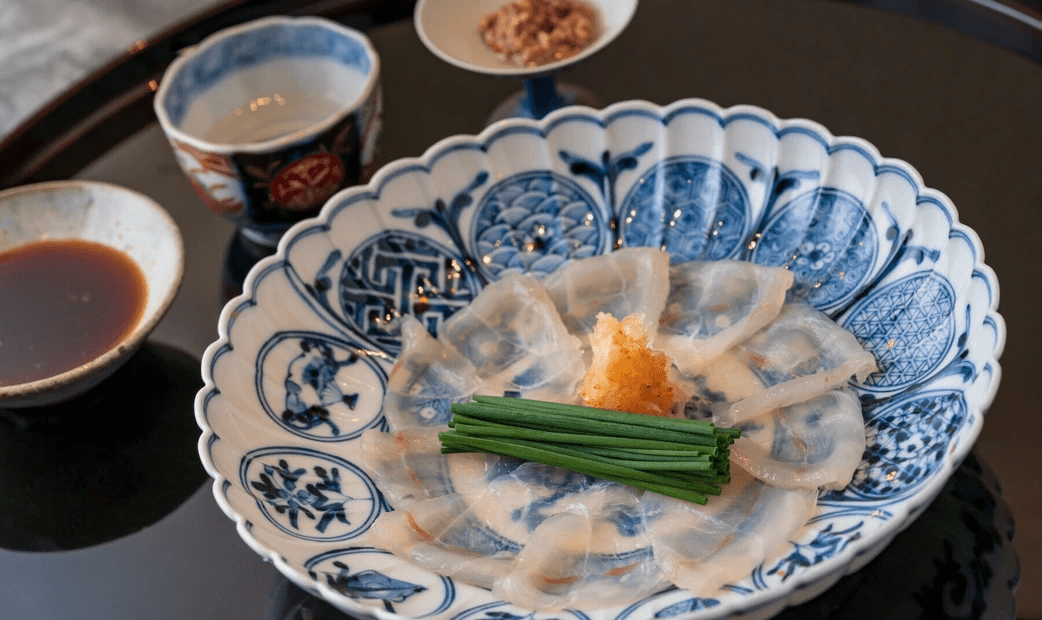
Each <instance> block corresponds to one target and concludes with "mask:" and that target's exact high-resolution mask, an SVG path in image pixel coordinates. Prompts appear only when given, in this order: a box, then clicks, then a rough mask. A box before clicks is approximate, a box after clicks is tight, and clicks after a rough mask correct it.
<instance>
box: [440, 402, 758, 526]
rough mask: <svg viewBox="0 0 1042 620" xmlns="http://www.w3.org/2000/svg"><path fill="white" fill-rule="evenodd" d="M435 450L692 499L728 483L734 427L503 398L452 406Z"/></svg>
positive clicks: (703, 498) (714, 492)
mask: <svg viewBox="0 0 1042 620" xmlns="http://www.w3.org/2000/svg"><path fill="white" fill-rule="evenodd" d="M451 411H452V420H451V421H450V422H449V426H450V427H451V430H449V431H446V432H443V433H441V434H440V435H439V436H440V438H441V445H442V449H441V451H442V453H445V454H449V453H452V452H485V453H489V454H499V455H502V456H511V457H516V458H520V459H524V460H526V461H533V462H536V463H542V464H544V465H552V466H555V467H563V468H565V469H570V470H572V471H575V472H579V473H582V474H587V475H590V476H594V477H596V478H602V479H604V480H611V481H613V482H620V483H622V484H626V485H629V486H633V487H638V488H641V489H646V490H649V491H653V492H655V493H659V494H661V495H668V496H669V497H675V498H677V499H681V500H684V501H689V502H693V503H696V504H703V505H704V504H705V503H706V502H707V500H708V496H709V495H719V494H720V492H721V485H722V484H725V483H727V482H729V481H730V479H731V474H730V467H729V465H728V453H729V448H728V446H730V445H731V443H732V442H733V441H734V440H735V438H737V437H738V435H739V433H740V431H739V430H738V429H732V428H718V427H716V426H715V425H714V424H713V423H712V422H709V421H706V420H680V419H675V418H663V417H658V416H650V415H641V414H637V413H625V412H622V411H612V410H610V409H597V408H594V407H583V406H579V405H564V404H560V403H552V402H546V401H540V400H529V399H524V398H510V397H502V396H474V399H473V402H469V403H455V404H453V405H452V406H451Z"/></svg>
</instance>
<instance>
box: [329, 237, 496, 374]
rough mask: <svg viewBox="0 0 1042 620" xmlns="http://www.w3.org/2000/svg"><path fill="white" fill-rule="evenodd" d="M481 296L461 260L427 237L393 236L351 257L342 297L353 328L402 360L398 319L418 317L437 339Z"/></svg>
mask: <svg viewBox="0 0 1042 620" xmlns="http://www.w3.org/2000/svg"><path fill="white" fill-rule="evenodd" d="M479 290H480V285H479V283H478V280H477V278H476V277H475V276H474V274H473V273H472V272H471V271H470V270H468V269H466V268H464V267H463V259H462V257H460V256H459V255H458V254H456V253H455V252H452V251H451V250H449V249H448V248H446V247H444V246H442V245H441V244H439V243H437V242H435V241H433V240H431V239H430V238H429V237H427V236H424V235H422V234H418V233H414V232H407V231H403V230H393V231H388V232H384V233H381V234H379V235H376V236H374V237H372V238H370V239H368V240H367V241H365V242H363V243H361V244H359V246H358V247H357V248H356V249H355V250H354V251H353V252H352V253H351V254H350V256H348V258H347V260H346V261H344V267H343V270H342V272H341V274H340V279H339V289H338V297H339V301H340V306H341V309H342V311H343V315H344V317H346V318H347V320H348V321H349V322H350V323H351V324H353V325H354V326H355V327H356V328H357V329H358V330H359V331H361V332H362V333H363V334H365V335H366V336H368V337H369V338H370V339H372V340H373V342H375V343H376V344H377V345H378V346H379V347H380V349H381V350H383V351H384V352H386V353H388V354H390V355H397V354H398V352H399V350H400V349H401V341H400V339H399V337H398V332H397V321H396V320H395V319H396V318H397V316H399V315H402V314H412V315H414V316H416V317H417V318H418V319H420V321H421V322H422V323H423V324H424V325H426V326H427V328H428V329H429V330H431V331H432V332H434V333H436V332H437V330H438V327H439V326H440V325H441V322H442V321H444V320H445V319H447V318H449V317H450V316H452V315H453V314H454V313H455V312H456V311H457V310H459V309H460V308H464V307H466V306H467V305H468V304H470V301H471V300H472V299H474V297H475V296H476V295H477V293H478V291H479Z"/></svg>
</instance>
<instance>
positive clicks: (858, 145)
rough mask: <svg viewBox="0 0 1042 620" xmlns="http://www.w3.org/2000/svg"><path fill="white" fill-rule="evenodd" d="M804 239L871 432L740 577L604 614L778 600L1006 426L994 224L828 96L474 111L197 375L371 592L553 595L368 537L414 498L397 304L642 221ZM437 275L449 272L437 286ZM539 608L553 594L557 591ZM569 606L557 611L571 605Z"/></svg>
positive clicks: (226, 502)
mask: <svg viewBox="0 0 1042 620" xmlns="http://www.w3.org/2000/svg"><path fill="white" fill-rule="evenodd" d="M638 245H640V246H654V247H662V248H664V249H666V250H668V251H669V252H670V254H671V257H672V259H673V260H674V261H678V262H679V261H686V260H691V259H710V260H711V259H723V258H738V259H743V260H750V261H755V262H757V263H763V264H770V265H786V266H788V268H789V269H790V270H792V271H793V273H794V274H795V281H796V284H795V285H794V290H795V291H796V292H797V294H798V295H799V296H800V297H802V298H805V299H806V300H807V301H809V302H810V303H812V304H813V305H815V306H816V307H818V308H820V309H822V310H823V311H825V312H827V313H828V314H830V315H831V316H832V317H834V318H835V320H836V321H838V322H839V324H841V325H843V326H844V327H846V328H847V329H849V330H850V331H851V332H853V333H854V334H855V335H856V336H857V338H858V339H859V340H860V341H861V343H862V344H863V345H864V346H865V348H866V349H868V350H870V351H872V352H873V353H874V354H875V356H876V360H877V364H878V367H879V371H878V372H876V373H875V374H873V375H871V376H869V377H868V379H867V380H866V381H865V382H864V383H862V384H858V385H856V386H855V389H856V390H857V392H858V394H859V395H860V397H861V399H862V402H863V404H864V413H865V420H866V425H867V430H868V440H869V445H868V449H867V450H866V452H865V456H864V460H863V462H862V463H861V465H860V467H859V468H858V470H857V472H856V474H855V477H854V480H853V482H852V483H851V484H850V485H849V486H848V487H847V488H846V489H845V490H843V491H834V492H828V493H823V494H822V495H821V497H820V498H819V507H820V510H819V512H818V514H817V515H816V516H815V517H813V518H812V519H811V520H810V521H809V522H808V523H807V524H806V526H805V527H804V528H803V530H802V531H801V532H800V533H799V535H798V536H797V537H796V539H795V540H792V541H791V542H790V544H789V545H788V547H787V548H786V549H785V550H784V551H783V552H782V553H781V554H780V555H778V556H776V557H773V558H771V559H769V560H768V561H766V562H764V563H763V564H762V565H760V566H759V567H757V568H756V569H755V570H754V571H753V573H752V574H750V575H749V576H748V577H746V578H745V579H743V580H742V581H740V582H738V583H734V584H731V585H730V586H728V587H727V588H726V589H725V590H724V591H722V592H721V594H720V595H719V596H718V597H715V598H711V599H706V598H697V597H693V596H692V595H691V594H689V593H686V592H685V591H682V590H677V589H671V590H667V591H664V592H661V593H659V594H657V595H655V596H652V597H650V598H648V599H646V600H644V601H641V602H639V603H637V604H635V605H632V606H629V607H626V608H618V609H611V610H598V611H584V610H574V611H572V612H569V613H566V614H564V615H571V616H574V617H575V618H577V619H578V620H646V619H650V618H653V617H661V616H680V617H684V618H717V617H723V616H727V615H731V614H736V613H741V614H743V617H752V618H764V617H769V616H770V615H772V614H774V613H777V612H778V611H779V610H781V609H782V608H783V607H784V606H786V605H788V604H794V603H798V602H801V601H805V600H807V599H809V598H811V597H813V596H815V595H816V594H818V593H820V592H822V591H823V590H825V589H826V588H828V587H829V586H830V585H831V584H833V583H835V581H836V580H838V579H839V578H840V577H842V576H843V575H845V574H847V573H850V572H852V571H854V570H856V569H858V568H860V567H861V566H863V565H864V564H866V563H867V562H868V561H869V560H870V559H872V558H873V557H874V556H875V555H876V554H878V553H879V552H880V551H881V550H882V549H883V548H884V547H885V546H886V544H887V543H888V542H890V540H891V539H893V538H894V536H895V535H896V534H897V533H898V532H900V531H901V530H902V529H903V528H904V527H906V526H907V525H908V524H909V523H910V522H911V521H912V520H913V519H914V518H915V517H916V516H917V515H918V514H919V513H920V512H921V511H922V510H923V509H924V508H925V507H926V506H927V505H928V504H929V503H930V501H931V500H932V499H933V498H934V497H935V496H936V495H937V493H938V492H939V490H940V489H941V488H942V486H943V485H944V483H945V481H946V480H947V479H948V477H949V476H950V475H951V474H952V472H953V470H954V469H955V467H956V466H957V465H958V464H959V463H960V462H961V461H962V459H963V458H964V457H965V456H966V454H967V453H968V452H969V450H970V448H971V446H972V445H973V442H974V440H975V439H976V438H977V435H978V434H979V433H980V430H981V426H982V424H983V422H984V413H985V411H986V410H987V407H988V405H989V404H990V403H991V400H992V398H993V397H994V395H995V391H996V389H997V387H998V383H999V374H1000V373H999V364H998V362H997V360H998V357H999V355H1000V354H1001V351H1002V347H1003V344H1004V341H1005V325H1004V323H1003V321H1002V318H1001V317H1000V316H999V315H998V314H997V312H996V307H997V304H998V285H997V282H996V279H995V275H994V273H993V272H992V270H991V269H989V268H988V267H987V266H986V265H984V262H983V260H984V254H983V250H982V248H981V245H980V241H979V239H978V238H977V235H976V234H974V232H973V231H972V230H970V229H968V228H967V227H965V226H963V225H962V224H960V223H959V221H958V216H957V213H956V210H955V207H954V206H953V205H952V204H951V202H950V201H949V200H948V199H947V198H946V197H945V196H944V195H943V194H941V193H940V192H937V191H935V190H932V189H929V188H927V187H925V186H924V185H923V182H922V180H921V179H920V177H919V175H918V173H917V172H916V171H915V170H914V169H913V168H912V167H911V166H909V165H908V164H906V163H904V162H901V161H897V160H891V159H884V158H882V157H881V156H880V155H879V154H878V152H877V151H876V149H875V148H874V147H873V146H872V145H870V144H868V143H866V142H865V141H863V140H860V139H856V138H837V137H833V136H832V135H831V134H829V132H828V131H827V130H825V129H824V128H823V127H821V126H820V125H817V124H815V123H813V122H810V121H806V120H786V121H783V120H779V119H777V118H775V117H774V116H773V115H772V114H771V113H769V112H767V111H765V110H762V109H759V108H754V107H749V106H737V107H733V108H728V109H721V108H719V107H717V106H716V105H714V104H712V103H709V102H707V101H702V100H694V99H692V100H684V101H678V102H676V103H674V104H672V105H669V106H666V107H658V106H655V105H652V104H649V103H645V102H640V101H635V102H627V103H621V104H617V105H614V106H611V107H609V108H607V109H605V110H604V111H600V112H597V111H593V110H590V109H586V108H567V109H564V110H560V111H558V112H555V113H553V114H551V115H550V116H548V117H547V118H545V119H544V120H542V121H539V122H533V121H527V120H509V121H503V122H500V123H497V124H495V125H492V126H490V127H489V128H488V129H486V130H485V131H484V132H482V133H481V135H478V136H456V137H452V138H448V139H446V140H443V141H441V142H439V143H438V144H436V145H434V146H433V147H432V148H431V149H429V150H428V151H427V153H425V154H424V156H423V157H421V158H419V159H408V160H401V161H396V162H394V163H391V164H389V165H387V166H386V167H384V168H383V169H381V170H380V171H379V172H378V173H377V174H376V175H375V176H374V178H373V180H372V182H371V183H369V184H368V185H366V186H364V187H354V188H351V189H347V190H344V191H342V192H340V193H338V194H337V195H335V196H334V197H333V198H332V199H331V200H330V201H329V203H328V204H327V205H326V206H325V207H324V209H323V210H322V213H321V215H320V216H319V217H318V218H315V219H310V220H306V221H304V222H301V223H299V224H297V225H296V226H294V227H293V228H292V229H291V230H290V231H289V232H288V233H287V234H286V236H285V237H284V238H283V239H282V242H281V243H280V245H279V251H278V253H277V254H276V255H275V256H273V257H270V258H268V259H266V260H264V261H262V262H261V263H260V264H258V265H257V266H256V267H255V268H254V269H253V270H252V271H251V272H250V275H249V277H248V278H247V281H246V286H245V293H244V294H243V295H241V296H239V297H237V298H235V299H234V300H232V301H231V302H229V303H228V305H227V306H226V307H225V308H224V311H223V313H222V315H221V319H220V324H219V326H218V327H219V331H220V339H219V340H218V341H217V342H215V343H213V344H212V345H211V346H210V347H209V349H208V350H207V352H206V355H205V357H204V359H203V375H204V378H205V380H206V386H205V387H204V388H203V390H202V391H200V393H199V396H198V398H197V400H196V415H197V418H198V422H199V425H200V426H201V427H202V429H203V435H202V438H201V440H200V454H201V457H202V461H203V463H204V465H205V466H206V468H207V470H208V471H209V473H210V474H211V475H212V476H213V477H214V479H215V483H214V493H215V495H216V497H217V501H218V503H219V504H220V505H221V507H222V508H223V509H224V511H225V512H226V513H227V514H228V516H229V517H231V518H232V519H234V520H235V522H236V524H237V527H238V531H239V533H240V535H241V536H242V537H243V539H244V540H245V541H246V542H247V543H248V544H249V545H250V546H251V547H252V548H253V549H254V550H256V551H257V552H258V553H259V554H260V555H262V556H263V557H264V558H265V559H267V560H270V561H272V562H273V563H274V564H275V565H276V566H277V567H278V569H279V570H280V571H281V572H282V573H284V574H285V575H286V576H287V577H288V578H289V579H291V580H292V581H293V582H295V583H297V584H298V585H300V586H302V587H303V588H305V589H307V590H309V591H311V592H314V593H316V594H318V595H319V596H321V597H323V598H325V599H327V600H329V601H330V602H331V603H333V604H334V605H336V606H337V607H338V608H340V609H342V610H344V611H345V612H347V613H350V614H354V615H362V616H370V617H378V618H384V619H390V618H420V617H425V618H435V619H452V620H483V619H491V618H493V617H495V618H504V617H512V616H515V615H516V616H519V617H520V616H529V615H533V614H530V612H529V611H528V610H523V609H518V608H516V607H513V606H511V605H508V604H507V603H504V602H503V601H500V600H497V599H496V598H494V597H493V596H492V595H491V593H490V592H488V591H485V590H482V589H480V588H476V587H473V586H469V585H467V584H462V583H457V582H454V581H453V580H451V579H447V578H444V577H441V576H439V575H436V574H433V573H430V572H427V571H424V570H422V569H419V568H417V567H414V566H412V565H411V564H408V563H406V562H404V561H402V560H399V559H397V558H396V557H394V556H392V555H390V554H388V553H385V552H383V551H381V550H378V549H372V548H366V547H364V546H360V545H359V544H358V543H357V542H356V541H357V540H358V539H359V537H360V536H361V535H362V534H363V533H364V532H365V531H366V530H367V529H368V528H369V527H370V526H371V525H372V523H373V522H374V521H375V520H376V518H377V517H379V516H380V514H381V513H382V512H384V511H386V510H388V509H389V507H388V505H387V504H386V502H385V501H384V499H383V498H382V496H381V494H380V489H379V488H378V487H377V486H376V485H375V484H374V483H373V481H372V480H371V479H370V478H369V477H368V476H367V475H366V474H365V472H364V471H363V470H362V468H361V467H360V466H359V464H358V461H359V458H358V457H359V454H358V443H359V442H358V437H359V435H360V434H361V433H362V432H363V431H365V430H366V429H370V428H383V427H385V421H384V419H383V417H382V414H381V404H382V400H383V395H384V389H385V385H386V380H387V376H388V373H389V371H390V369H391V366H392V363H393V360H394V357H395V355H396V354H397V353H398V351H399V346H400V343H399V339H398V337H397V335H396V333H395V331H394V329H393V325H394V317H395V315H397V314H404V313H409V314H414V315H416V316H417V317H419V318H420V319H421V320H422V321H423V323H424V324H425V325H427V326H428V327H429V328H430V329H431V330H432V331H437V329H438V326H439V325H440V324H441V322H442V321H443V320H444V319H445V318H446V317H448V316H450V315H451V314H452V313H453V312H455V311H457V310H458V309H459V308H461V307H463V306H464V305H466V304H467V303H468V302H469V301H470V300H471V299H473V298H474V296H475V295H476V294H477V293H478V291H480V290H481V288H482V287H483V286H484V285H485V284H486V283H488V282H491V281H494V280H495V279H497V278H499V277H501V276H502V275H503V274H504V273H505V272H507V271H510V270H515V269H520V270H523V271H526V272H529V273H532V274H534V275H536V276H542V275H545V274H547V273H550V272H552V271H553V270H554V269H556V268H558V267H559V266H560V265H562V264H563V263H565V262H567V261H569V260H571V259H575V258H580V257H586V256H590V255H595V254H602V253H605V252H611V251H612V250H613V249H614V248H618V247H623V246H638ZM432 290H433V291H437V294H431V291H432ZM534 615H536V616H540V615H545V614H534ZM547 617H549V616H547Z"/></svg>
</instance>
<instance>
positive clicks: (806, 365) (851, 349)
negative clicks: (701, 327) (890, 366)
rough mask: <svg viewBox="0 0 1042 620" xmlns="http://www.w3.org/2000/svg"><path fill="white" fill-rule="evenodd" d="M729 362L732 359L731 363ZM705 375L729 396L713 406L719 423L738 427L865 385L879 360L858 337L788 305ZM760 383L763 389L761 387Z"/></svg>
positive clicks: (807, 308) (798, 305)
mask: <svg viewBox="0 0 1042 620" xmlns="http://www.w3.org/2000/svg"><path fill="white" fill-rule="evenodd" d="M725 358H727V359H725ZM720 361H721V363H720V364H714V365H713V367H712V368H710V369H709V371H708V372H707V373H706V375H705V382H706V386H707V387H708V388H709V389H710V390H711V391H715V392H720V393H723V394H725V395H726V402H718V403H715V404H714V405H713V421H714V422H715V423H716V424H718V425H720V426H725V427H728V426H735V425H737V424H740V423H741V422H743V421H745V420H749V419H752V418H754V417H756V416H758V415H761V414H763V413H766V412H767V411H770V410H771V409H774V408H776V407H785V406H788V405H792V404H795V403H798V402H802V401H807V400H810V399H811V398H814V397H815V396H820V395H821V394H824V393H825V392H828V391H829V390H832V389H836V388H840V387H842V386H844V385H845V384H846V383H847V381H849V380H850V378H851V377H856V378H857V379H858V380H864V378H865V377H867V376H868V375H869V373H871V372H873V371H874V370H875V369H876V360H875V357H874V356H873V355H872V354H871V353H869V352H868V351H866V350H865V349H864V348H862V347H861V344H860V343H859V342H858V341H857V338H855V337H854V335H853V334H851V333H850V332H848V331H847V330H845V329H843V328H842V327H840V326H839V325H837V324H836V323H835V322H833V321H832V319H830V318H829V317H828V316H827V315H825V314H824V313H822V312H820V311H818V310H816V309H814V308H812V307H810V306H808V305H806V304H802V303H794V304H786V305H785V306H783V307H782V310H781V312H780V313H779V314H778V317H777V318H776V319H775V320H774V321H772V322H771V323H770V324H769V325H767V326H766V327H764V328H763V329H761V330H759V331H758V332H756V333H755V334H753V335H752V336H750V337H749V338H746V339H745V340H743V341H742V342H741V343H739V344H737V345H735V346H734V347H732V348H731V349H730V350H729V351H727V352H726V353H725V354H724V355H722V356H720ZM756 384H759V386H758V387H757V385H756Z"/></svg>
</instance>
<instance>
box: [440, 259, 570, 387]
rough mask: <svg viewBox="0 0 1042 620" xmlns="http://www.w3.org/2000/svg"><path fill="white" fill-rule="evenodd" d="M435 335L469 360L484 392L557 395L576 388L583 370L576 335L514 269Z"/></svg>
mask: <svg viewBox="0 0 1042 620" xmlns="http://www.w3.org/2000/svg"><path fill="white" fill-rule="evenodd" d="M438 339H439V340H441V341H443V342H445V343H448V344H449V345H451V346H452V347H454V348H455V349H456V350H457V351H459V352H460V353H461V354H463V356H464V357H466V358H467V359H468V360H470V362H471V363H472V364H474V367H475V368H476V369H477V374H478V376H479V377H481V379H482V381H483V384H482V387H481V390H480V392H481V393H483V394H491V395H495V396H502V395H503V394H504V393H505V392H515V393H518V394H520V395H521V396H524V397H526V398H538V399H542V400H558V399H560V398H562V396H568V395H571V394H573V393H574V392H575V386H576V385H578V383H579V381H580V380H582V377H583V374H584V373H585V371H586V367H585V365H584V364H583V360H582V349H581V345H580V340H579V338H577V337H576V336H573V335H571V334H569V333H568V330H567V328H565V326H564V323H562V322H561V317H560V315H559V314H558V313H557V309H556V308H555V307H554V304H553V301H551V300H550V297H549V295H548V294H547V292H546V290H545V289H544V288H543V285H542V284H540V283H539V282H538V281H537V280H535V279H534V278H531V277H529V276H526V275H521V274H518V273H511V274H508V275H506V276H504V277H503V278H502V279H501V280H497V281H495V282H492V283H491V284H489V285H488V286H486V287H485V288H484V289H483V290H482V291H481V294H480V295H478V296H477V297H475V298H474V300H473V301H472V302H471V303H470V305H469V306H467V307H466V308H463V309H462V310H460V311H458V312H456V314H454V315H452V316H451V317H449V318H448V319H447V320H446V321H445V322H444V323H443V324H442V326H441V329H440V331H439V333H438Z"/></svg>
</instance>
